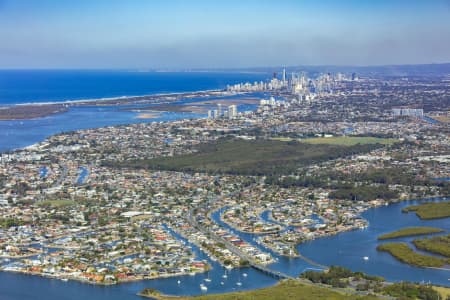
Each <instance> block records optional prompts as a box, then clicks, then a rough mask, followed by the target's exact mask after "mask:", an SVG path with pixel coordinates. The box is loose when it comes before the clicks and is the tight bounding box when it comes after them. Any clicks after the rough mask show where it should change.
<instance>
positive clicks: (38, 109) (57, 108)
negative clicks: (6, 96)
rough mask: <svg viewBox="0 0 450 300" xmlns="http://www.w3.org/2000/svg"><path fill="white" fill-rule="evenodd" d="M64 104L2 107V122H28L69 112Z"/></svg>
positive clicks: (0, 113)
mask: <svg viewBox="0 0 450 300" xmlns="http://www.w3.org/2000/svg"><path fill="white" fill-rule="evenodd" d="M67 111H68V109H67V107H66V106H65V105H63V104H33V105H31V104H30V105H14V106H4V107H0V120H3V121H4V120H28V119H36V118H42V117H46V116H50V115H54V114H61V113H65V112H67Z"/></svg>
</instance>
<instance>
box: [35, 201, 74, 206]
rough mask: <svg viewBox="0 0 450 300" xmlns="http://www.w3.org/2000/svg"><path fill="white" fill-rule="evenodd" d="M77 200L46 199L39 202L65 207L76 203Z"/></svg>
mask: <svg viewBox="0 0 450 300" xmlns="http://www.w3.org/2000/svg"><path fill="white" fill-rule="evenodd" d="M74 204H75V201H72V200H67V199H65V200H45V201H41V202H38V205H39V206H51V207H65V206H71V205H74Z"/></svg>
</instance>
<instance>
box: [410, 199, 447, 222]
mask: <svg viewBox="0 0 450 300" xmlns="http://www.w3.org/2000/svg"><path fill="white" fill-rule="evenodd" d="M411 211H414V212H415V213H416V215H417V216H418V217H419V218H421V219H423V220H432V219H440V218H448V217H450V201H446V202H440V203H424V204H421V205H412V206H408V207H405V208H404V209H403V210H402V212H405V213H407V212H411Z"/></svg>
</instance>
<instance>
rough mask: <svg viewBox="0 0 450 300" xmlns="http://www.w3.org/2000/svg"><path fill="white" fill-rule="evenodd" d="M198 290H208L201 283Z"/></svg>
mask: <svg viewBox="0 0 450 300" xmlns="http://www.w3.org/2000/svg"><path fill="white" fill-rule="evenodd" d="M200 289H201V290H202V291H207V290H208V288H207V287H206V285H204V284H203V283H201V284H200Z"/></svg>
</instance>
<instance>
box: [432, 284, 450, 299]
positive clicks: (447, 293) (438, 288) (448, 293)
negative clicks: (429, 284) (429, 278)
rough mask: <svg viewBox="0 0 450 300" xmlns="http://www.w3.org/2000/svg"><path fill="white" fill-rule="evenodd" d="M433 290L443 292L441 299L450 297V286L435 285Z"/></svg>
mask: <svg viewBox="0 0 450 300" xmlns="http://www.w3.org/2000/svg"><path fill="white" fill-rule="evenodd" d="M433 290H435V291H437V292H438V293H439V294H441V297H442V298H441V299H448V298H447V297H450V288H446V287H442V286H433Z"/></svg>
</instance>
